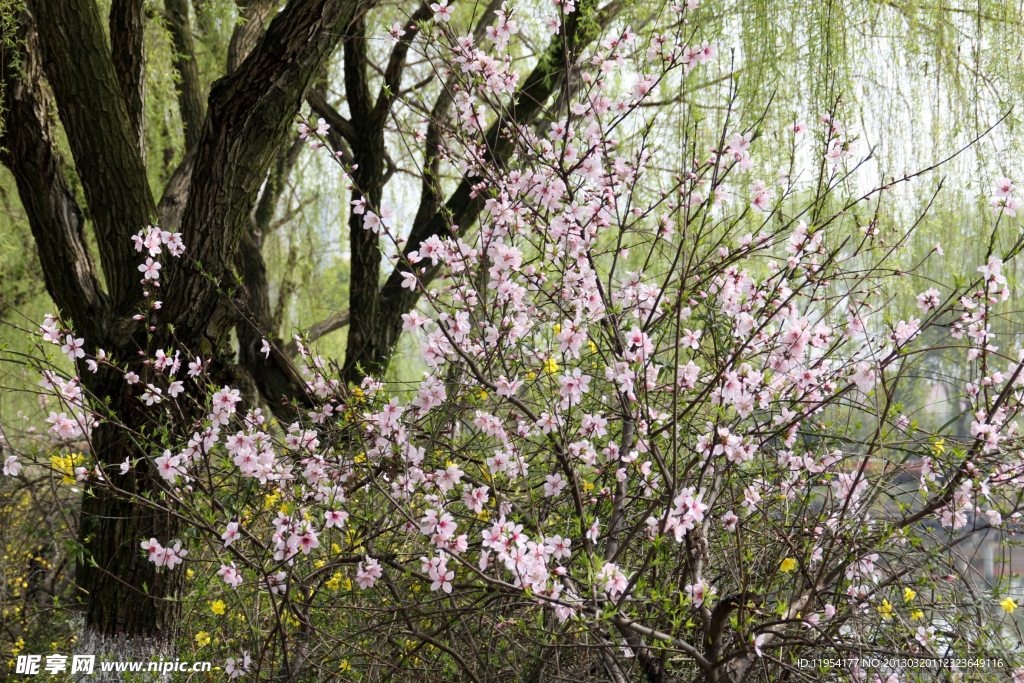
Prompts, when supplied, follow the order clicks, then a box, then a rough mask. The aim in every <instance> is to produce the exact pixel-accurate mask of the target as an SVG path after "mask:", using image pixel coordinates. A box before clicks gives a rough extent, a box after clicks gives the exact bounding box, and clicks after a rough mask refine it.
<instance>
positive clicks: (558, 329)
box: [555, 323, 562, 334]
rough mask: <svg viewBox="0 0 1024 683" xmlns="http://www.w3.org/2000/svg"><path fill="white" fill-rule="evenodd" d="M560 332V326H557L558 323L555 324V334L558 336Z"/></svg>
mask: <svg viewBox="0 0 1024 683" xmlns="http://www.w3.org/2000/svg"><path fill="white" fill-rule="evenodd" d="M561 331H562V326H561V325H559V324H558V323H555V334H558V333H560V332H561Z"/></svg>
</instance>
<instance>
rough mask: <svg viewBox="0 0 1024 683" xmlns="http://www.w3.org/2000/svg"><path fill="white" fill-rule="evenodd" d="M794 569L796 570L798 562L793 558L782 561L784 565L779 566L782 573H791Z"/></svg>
mask: <svg viewBox="0 0 1024 683" xmlns="http://www.w3.org/2000/svg"><path fill="white" fill-rule="evenodd" d="M794 569H796V560H794V559H793V558H792V557H787V558H786V559H784V560H783V561H782V564H780V565H779V570H780V571H784V572H791V571H793V570H794Z"/></svg>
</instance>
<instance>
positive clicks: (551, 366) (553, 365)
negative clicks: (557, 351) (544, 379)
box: [544, 358, 558, 375]
mask: <svg viewBox="0 0 1024 683" xmlns="http://www.w3.org/2000/svg"><path fill="white" fill-rule="evenodd" d="M544 372H546V373H548V374H549V375H553V374H555V373H556V372H558V362H557V361H556V360H555V359H554V358H548V359H547V360H546V361H544Z"/></svg>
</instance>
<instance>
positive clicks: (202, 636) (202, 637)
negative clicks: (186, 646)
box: [196, 631, 210, 647]
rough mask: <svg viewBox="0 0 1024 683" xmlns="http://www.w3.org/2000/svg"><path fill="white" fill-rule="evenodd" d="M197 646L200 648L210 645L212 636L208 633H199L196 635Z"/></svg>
mask: <svg viewBox="0 0 1024 683" xmlns="http://www.w3.org/2000/svg"><path fill="white" fill-rule="evenodd" d="M196 644H197V645H198V646H199V647H203V646H204V645H209V644H210V634H209V633H207V632H206V631H200V632H199V633H197V634H196Z"/></svg>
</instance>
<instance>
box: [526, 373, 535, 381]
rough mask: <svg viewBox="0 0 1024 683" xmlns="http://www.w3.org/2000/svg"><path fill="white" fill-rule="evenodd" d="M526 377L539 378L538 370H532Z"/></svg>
mask: <svg viewBox="0 0 1024 683" xmlns="http://www.w3.org/2000/svg"><path fill="white" fill-rule="evenodd" d="M526 378H527V379H537V373H536V372H531V373H530V374H528V375H527V376H526Z"/></svg>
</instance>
